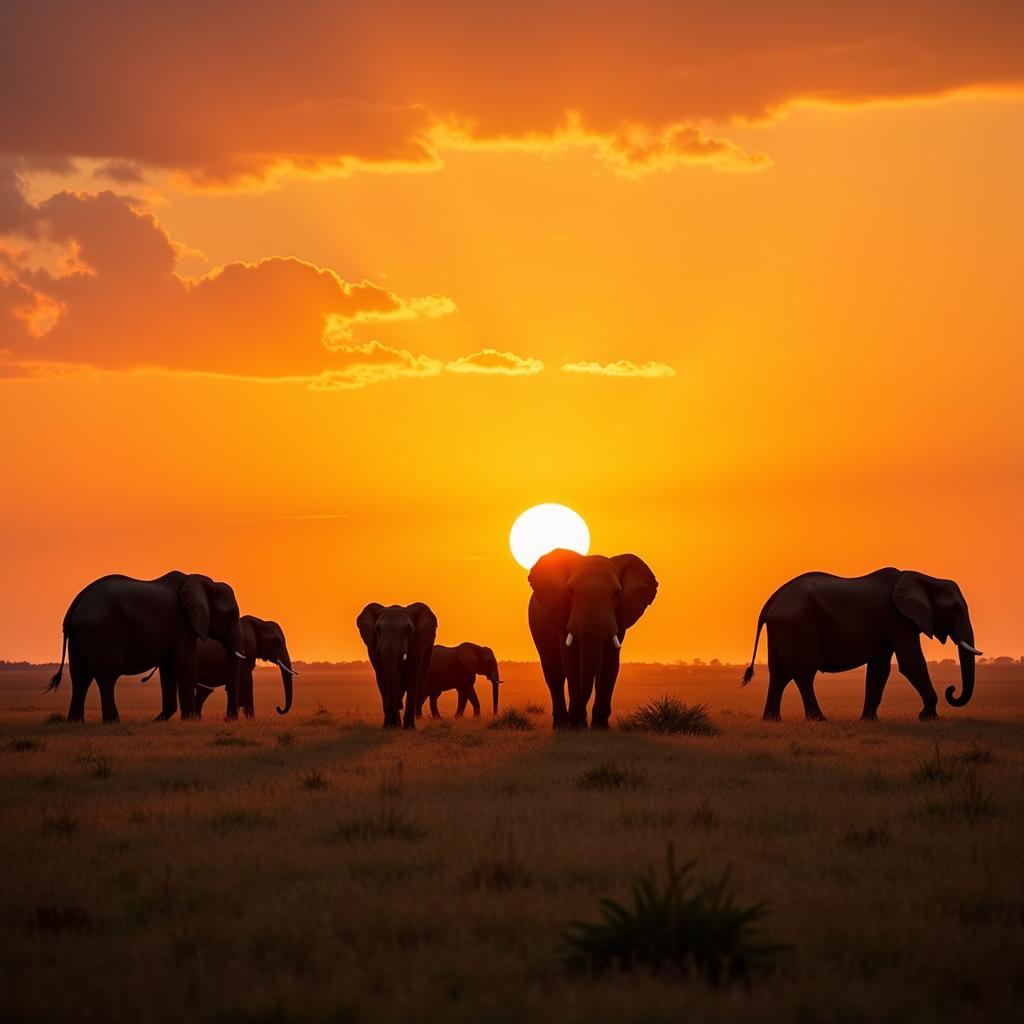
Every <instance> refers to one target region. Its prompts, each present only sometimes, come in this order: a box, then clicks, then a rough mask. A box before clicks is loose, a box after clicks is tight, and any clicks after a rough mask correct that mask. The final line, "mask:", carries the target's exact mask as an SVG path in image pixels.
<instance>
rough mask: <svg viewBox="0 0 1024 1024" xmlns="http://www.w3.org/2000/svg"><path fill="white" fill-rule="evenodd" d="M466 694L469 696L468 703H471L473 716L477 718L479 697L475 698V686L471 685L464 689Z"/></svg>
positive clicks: (478, 715) (478, 714)
mask: <svg viewBox="0 0 1024 1024" xmlns="http://www.w3.org/2000/svg"><path fill="white" fill-rule="evenodd" d="M466 696H467V697H468V698H469V703H470V704H472V705H473V717H474V718H479V717H480V701H479V699H478V698H477V695H476V687H475V686H471V687H470V688H469V689H468V690H467V691H466Z"/></svg>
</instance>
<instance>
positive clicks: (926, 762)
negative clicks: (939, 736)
mask: <svg viewBox="0 0 1024 1024" xmlns="http://www.w3.org/2000/svg"><path fill="white" fill-rule="evenodd" d="M914 778H915V779H916V780H917V781H918V782H938V783H941V784H943V785H944V784H945V783H947V782H952V781H953V769H952V768H951V767H950V766H949V765H948V764H946V763H945V762H944V761H943V760H942V754H941V752H940V751H939V744H938V741H937V740H936V742H935V756H934V757H919V758H918V759H917V769H916V770H915V771H914Z"/></svg>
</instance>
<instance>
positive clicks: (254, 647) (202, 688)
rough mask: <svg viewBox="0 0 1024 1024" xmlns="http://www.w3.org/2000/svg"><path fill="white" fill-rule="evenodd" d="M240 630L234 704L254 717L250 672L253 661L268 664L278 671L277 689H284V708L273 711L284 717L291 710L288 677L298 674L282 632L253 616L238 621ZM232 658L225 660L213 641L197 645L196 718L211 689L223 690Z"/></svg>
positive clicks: (220, 647)
mask: <svg viewBox="0 0 1024 1024" xmlns="http://www.w3.org/2000/svg"><path fill="white" fill-rule="evenodd" d="M239 624H240V626H241V630H242V644H241V647H240V650H241V652H242V654H244V655H245V661H243V662H242V666H241V670H240V671H239V676H238V703H239V705H240V706H241V709H242V711H243V712H244V713H245V716H246V717H247V718H252V717H253V715H254V714H255V710H256V709H255V707H254V706H253V697H252V670H253V669H254V668H255V667H256V661H257V660H259V661H268V662H270V663H271V664H273V665H276V666H277V667H278V668H279V669H280V670H281V685H282V686H283V687H284V707H283V708H280V707H279V708H276V709H275V710H276V711H277V713H278V714H279V715H286V714H288V712H289V711H291V708H292V677H293V676H297V675H298V674H299V673H298V672H296V671H295V669H293V668H292V660H291V658H290V657H289V655H288V645H287V644H286V642H285V638H284V631H283V630H282V629H281V627H280V626H279V625H278V624H277V623H276V622H271V621H268V620H266V619H258V618H257V617H256V616H255V615H243V616H242V617H241V619H240V620H239ZM235 660H236V659H234V658H230V659H229V658H228V657H227V656H226V654H225V651H224V648H223V647H222V646H221V645H220V644H219V643H217V642H216V641H215V640H204V641H203V642H202V643H200V644H199V649H198V656H197V667H196V716H197V717H199V716H201V715H202V713H203V705H204V704H205V703H206V698H207V697H209V696H210V694H211V693H212V692H213V689H214V687H217V686H226V685H227V682H228V676H229V674H230V673H229V669H230V668H231V662H233V661H235Z"/></svg>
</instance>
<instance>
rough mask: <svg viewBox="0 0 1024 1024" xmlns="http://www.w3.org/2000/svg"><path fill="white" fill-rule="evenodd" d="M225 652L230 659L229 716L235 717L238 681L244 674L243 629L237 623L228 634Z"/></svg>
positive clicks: (236, 712)
mask: <svg viewBox="0 0 1024 1024" xmlns="http://www.w3.org/2000/svg"><path fill="white" fill-rule="evenodd" d="M224 651H225V653H226V654H227V657H228V681H227V695H228V714H229V715H230V716H231V717H234V716H235V715H237V714H238V680H239V677H240V676H241V674H242V660H243V657H241V655H243V652H242V629H241V626H240V625H239V624H238V623H235V625H234V626H232V627H231V628H230V629H229V630H228V632H227V637H226V639H225V641H224Z"/></svg>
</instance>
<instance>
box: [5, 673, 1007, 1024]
mask: <svg viewBox="0 0 1024 1024" xmlns="http://www.w3.org/2000/svg"><path fill="white" fill-rule="evenodd" d="M531 671H533V672H535V669H531ZM525 672H526V670H525V669H524V673H525ZM6 675H12V676H13V675H14V673H7V674H6ZM624 675H626V676H627V678H626V680H625V685H624V686H623V687H622V689H621V698H620V699H619V700H617V705H616V712H618V713H621V714H625V713H628V712H629V710H630V706H631V704H633V705H635V704H640V703H643V702H645V701H647V700H648V699H650V698H651V697H653V696H657V695H658V694H659V693H663V692H666V691H668V690H670V689H671V688H672V687H673V686H677V687H678V688H679V689H680V691H681V692H682V693H683V695H684V696H685V698H686V701H687V702H688V703H690V704H692V703H693V702H695V701H698V700H699V701H701V702H704V703H709V704H710V705H711V710H712V715H713V717H714V721H715V723H716V724H717V725H718V727H719V729H720V733H719V735H717V736H709V737H705V736H690V735H685V736H679V737H674V736H658V735H651V734H646V733H625V732H623V731H621V730H618V729H615V728H613V729H612V730H610V731H608V732H607V733H583V734H581V733H568V734H566V733H558V734H553V733H552V732H551V731H550V730H549V728H548V722H547V721H546V720H545V719H544V718H542V717H540V716H538V715H535V714H534V715H533V716H532V718H533V720H532V725H533V728H532V729H529V730H517V729H497V730H490V729H488V727H487V726H488V724H489V722H490V718H489V717H487V716H484V717H482V718H480V719H479V720H474V719H472V718H465V719H462V720H460V721H458V722H454V721H452V720H450V719H445V720H444V721H441V722H432V721H430V720H429V719H424V720H422V721H421V724H420V727H419V728H418V729H417V731H416V732H415V733H406V732H402V731H395V732H387V733H385V732H384V731H383V730H381V729H380V728H379V720H378V719H379V709H378V707H377V706H376V704H375V702H374V700H373V697H374V696H375V694H374V692H373V684H372V682H369V681H368V680H363V679H360V680H359V681H358V686H357V685H355V684H353V687H352V688H351V690H347V689H345V688H343V687H341V686H335V687H334V688H333V689H332V685H331V680H330V676H329V675H328V674H327V673H323V674H318V673H317V672H315V671H309V672H307V673H304V674H303V676H302V679H301V681H302V682H304V683H306V684H307V685H308V686H309V687H310V689H308V690H307V691H304V692H303V693H300V695H299V699H298V700H297V704H296V708H295V709H294V710H293V712H292V714H291V715H290V716H289V717H288V719H286V720H285V722H284V723H282V721H280V720H279V719H278V716H277V715H275V714H274V712H273V708H272V706H271V702H272V701H273V700H274V699H276V697H277V694H276V691H275V689H274V688H273V686H272V685H271V683H270V677H269V676H267V677H260V679H259V680H258V689H257V714H258V717H257V718H256V719H255V720H254V721H252V722H246V721H242V722H239V723H237V724H233V725H226V724H225V723H223V722H220V721H218V720H217V715H216V713H215V709H214V708H213V706H212V704H211V706H210V709H209V713H208V715H207V719H208V720H207V721H203V722H194V723H192V722H190V723H181V722H168V723H155V722H151V721H149V720H148V719H150V718H151V717H152V715H153V713H154V711H153V708H152V706H151V703H152V701H153V699H154V695H153V693H152V692H151V691H145V690H143V691H141V692H137V691H135V690H132V689H131V687H132V683H131V681H126V682H124V683H122V684H119V703H120V704H121V710H122V717H123V719H124V722H123V724H122V725H120V726H113V727H104V726H102V725H100V724H99V723H98V722H97V721H96V719H97V718H98V714H97V711H96V709H95V707H94V704H93V703H90V706H89V710H88V713H89V715H90V721H89V723H88V724H86V725H85V726H72V725H68V724H65V723H56V722H48V721H46V720H45V719H46V716H47V715H48V714H49V713H50V712H51V711H52V709H53V704H52V703H49V704H47V703H44V700H46V699H45V698H40V697H39V695H38V693H36V694H35V695H34V696H33V695H32V694H31V693H30V690H29V688H28V687H27V685H26V688H25V689H24V690H21V691H17V692H13V691H11V690H9V689H8V690H5V691H4V693H3V695H2V696H0V701H2V704H0V765H2V773H0V816H2V822H3V825H2V828H0V862H2V863H3V865H4V868H3V871H0V1019H3V1020H17V1021H47V1022H49V1021H58V1022H63V1021H68V1022H70V1021H99V1020H104V1021H115V1022H117V1021H131V1020H140V1019H141V1020H146V1021H153V1022H164V1021H167V1022H170V1021H180V1020H190V1021H195V1022H205V1021H228V1022H241V1021H250V1022H257V1021H282V1022H284V1021H307V1020H308V1021H324V1022H327V1021H364V1020H365V1021H374V1022H376V1021H382V1022H391V1021H412V1022H420V1021H423V1022H427V1021H436V1020H444V1021H445V1022H446V1024H461V1022H463V1021H465V1022H469V1021H474V1022H476V1021H480V1020H488V1021H499V1022H501V1021H509V1022H511V1021H517V1020H524V1019H529V1020H532V1021H536V1022H546V1021H559V1022H577V1021H579V1022H583V1021H586V1022H588V1024H591V1022H611V1021H622V1020H636V1019H641V1018H642V1019H643V1020H645V1021H652V1022H658V1021H665V1022H668V1021H672V1022H676V1021H679V1020H695V1021H711V1020H714V1021H726V1020H741V1019H761V1020H784V1019H806V1020H812V1019H814V1020H818V1019H824V1020H832V1021H845V1020H861V1019H868V1018H881V1019H887V1020H888V1019H903V1020H929V1021H942V1020H949V1021H954V1020H955V1021H977V1022H981V1021H990V1020H997V1019H1012V1018H1013V1015H1014V1014H1015V1013H1017V1012H1019V1009H1020V1006H1021V1005H1022V1000H1024V966H1022V965H1024V889H1022V887H1021V884H1020V865H1021V863H1024V792H1022V790H1024V787H1022V777H1024V721H1022V718H1021V714H1020V711H1019V710H1018V708H1019V697H1016V696H1014V697H1013V699H1012V700H1010V698H1007V700H1006V701H1005V702H1004V701H1003V691H999V692H998V693H997V692H996V691H995V690H993V691H992V697H991V700H989V702H988V703H986V699H987V698H984V699H983V697H982V695H983V694H984V693H985V692H986V691H985V683H984V677H983V676H980V677H979V696H978V697H977V698H976V700H975V703H974V704H972V706H971V708H970V709H969V710H970V712H971V714H970V715H969V716H968V715H966V714H964V713H960V714H959V715H958V714H957V713H956V712H953V711H952V710H948V709H947V711H946V712H945V713H944V717H943V718H942V719H940V720H939V721H938V722H935V723H920V722H918V721H917V720H916V718H915V714H916V708H915V706H914V704H913V699H912V695H910V694H908V695H907V699H906V700H904V699H903V696H902V694H901V693H900V688H901V683H902V681H898V680H897V679H895V678H894V680H893V681H892V682H891V683H890V690H891V691H892V693H893V696H892V699H890V695H889V693H887V695H886V704H885V705H883V712H884V718H883V721H881V722H878V723H861V722H858V721H856V715H857V713H858V712H859V700H860V691H859V688H858V687H856V686H853V685H852V684H851V686H850V689H849V691H846V690H840V689H831V688H830V687H829V686H828V685H827V684H821V685H820V686H819V698H820V700H821V702H822V704H823V706H824V707H825V710H826V713H827V714H829V717H830V720H829V721H828V722H824V723H807V722H804V721H803V719H802V715H800V714H799V711H798V704H796V703H794V702H793V700H794V699H793V698H791V697H790V695H789V694H787V704H786V705H785V706H784V714H785V716H786V721H784V722H782V723H781V724H774V725H773V724H765V723H762V722H761V721H760V719H759V715H760V711H761V704H762V702H763V690H762V691H761V692H760V693H756V692H753V689H754V688H753V687H752V688H750V689H748V690H747V691H743V692H742V693H741V692H740V691H739V690H738V687H736V686H735V684H734V683H733V684H730V685H728V688H726V685H725V684H722V685H721V686H719V684H718V682H717V680H713V681H710V682H706V683H701V682H700V681H695V680H693V679H692V678H691V677H689V676H680V677H679V678H677V679H675V681H673V677H672V676H671V675H670V674H668V673H662V674H659V675H658V676H657V678H656V679H652V680H651V681H649V685H648V684H645V687H646V688H644V687H641V686H640V685H639V684H636V685H635V686H634V684H632V683H631V682H630V680H629V677H628V674H627V673H624ZM503 676H505V677H507V678H509V679H510V680H511V681H510V682H509V683H508V684H506V686H507V688H508V689H509V690H512V691H513V692H512V693H511V694H510V696H512V698H513V700H515V701H518V702H519V706H525V703H526V700H527V699H531V700H533V701H537V700H539V698H540V696H541V694H542V693H543V690H542V689H541V686H540V684H539V682H538V681H537V679H536V677H535V676H529V677H526V676H525V675H524V676H523V677H520V679H521V681H520V682H517V681H516V678H517V677H516V676H515V673H514V670H510V671H508V672H503ZM3 678H4V677H3V676H0V681H3ZM44 682H45V681H44ZM844 685H845V684H844ZM904 685H905V684H904ZM1008 685H1009V684H1008ZM1013 685H1014V687H1015V689H1013V690H1009V689H1008V690H1007V691H1006V693H1007V694H1019V692H1020V688H1019V681H1018V682H1016V683H1014V684H1013ZM33 686H35V681H34V680H33ZM516 687H519V690H518V691H516ZM36 688H37V689H38V687H36ZM906 689H908V690H909V687H906ZM122 691H123V692H124V697H123V698H122V696H121V694H122ZM367 691H369V692H367ZM306 693H308V694H310V696H308V697H307V696H305V694H306ZM314 693H315V694H316V695H317V696H319V697H320V698H321V699H322V701H323V710H324V711H325V712H326V713H325V714H320V715H317V714H315V711H316V710H317V709H316V707H315V705H313V703H312V699H313V698H312V695H313V694H314ZM65 696H66V695H63V694H62V695H61V705H63V703H64V698H65ZM997 698H998V699H997ZM215 699H216V697H214V698H213V700H215ZM216 710H219V709H216ZM285 729H287V731H285ZM283 737H288V738H287V739H284V738H283ZM228 739H233V740H238V741H241V742H222V741H223V740H228ZM936 744H937V745H938V751H939V753H938V755H936ZM936 760H937V761H938V762H939V764H940V767H941V769H942V771H941V772H939V773H938V774H939V775H940V776H941V775H943V774H944V773H945V772H950V773H952V778H951V779H949V780H948V781H942V778H941V777H937V778H935V777H931V776H933V775H935V773H933V772H932V771H931V770H930V769H923V768H922V765H925V764H929V763H931V762H935V761H936ZM669 844H672V846H673V847H674V849H675V851H676V856H677V859H678V862H679V863H684V862H687V863H688V862H690V861H694V862H695V866H694V868H693V869H692V872H693V876H694V877H695V878H697V879H702V878H703V879H712V880H713V879H717V878H720V877H722V875H723V873H724V872H725V871H726V870H728V871H729V872H730V877H731V879H732V882H733V884H734V885H735V888H736V892H737V893H738V894H739V896H738V899H739V900H740V901H741V905H742V906H747V905H749V904H757V903H760V902H761V901H766V902H767V904H768V906H769V907H770V913H769V915H768V916H767V917H765V918H764V919H763V920H761V921H760V922H758V924H759V925H760V926H761V927H762V928H763V929H764V938H765V940H766V941H768V942H770V943H773V944H774V943H779V944H783V945H785V946H786V947H788V951H787V952H786V953H785V954H784V955H782V956H781V957H779V958H778V959H777V964H776V969H775V971H774V972H773V973H772V974H771V975H770V976H766V977H763V976H761V975H759V974H754V975H752V976H751V978H750V980H749V983H748V984H746V985H739V986H732V987H728V988H718V989H716V988H715V987H714V986H713V985H711V984H709V983H708V982H707V981H706V980H701V979H700V978H688V977H686V976H685V975H684V976H680V975H679V974H669V975H668V976H661V975H652V974H650V973H649V972H648V971H640V972H630V971H628V970H627V971H615V972H612V973H610V974H607V975H604V974H597V975H594V974H582V975H581V974H579V973H577V972H574V971H572V970H570V969H567V967H566V965H565V963H564V959H563V957H562V955H561V951H560V947H561V942H562V938H563V935H564V934H565V931H566V928H567V927H568V926H569V925H570V923H571V922H574V921H588V922H594V921H597V920H599V919H600V905H601V904H600V901H601V900H602V899H611V900H614V901H616V902H618V903H620V904H623V905H624V906H629V905H631V893H632V891H633V886H634V884H635V883H636V882H637V880H638V879H639V878H642V877H644V876H645V875H647V873H648V872H650V871H651V870H654V871H655V873H656V874H657V873H659V872H662V869H663V865H664V861H665V850H666V849H667V847H668V845H669Z"/></svg>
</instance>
